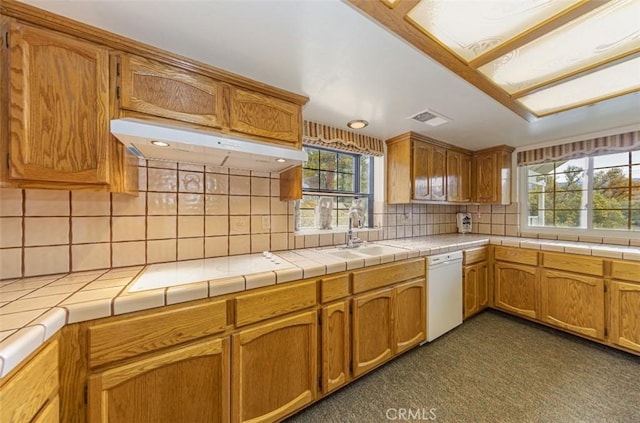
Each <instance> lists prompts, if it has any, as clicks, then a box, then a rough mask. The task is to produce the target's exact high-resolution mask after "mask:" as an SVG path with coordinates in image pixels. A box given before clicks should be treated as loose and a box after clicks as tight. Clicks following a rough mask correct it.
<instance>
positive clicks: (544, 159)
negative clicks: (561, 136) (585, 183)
mask: <svg viewBox="0 0 640 423" xmlns="http://www.w3.org/2000/svg"><path fill="white" fill-rule="evenodd" d="M638 149H640V131H632V132H626V133H624V134H617V135H610V136H607V137H599V138H592V139H588V140H583V141H576V142H571V143H567V144H560V145H554V146H550V147H542V148H535V149H532V150H526V151H519V152H518V166H528V165H532V164H539V163H549V162H554V161H559V160H570V159H578V158H580V157H587V156H599V155H603V154H612V153H623V152H625V151H632V150H638Z"/></svg>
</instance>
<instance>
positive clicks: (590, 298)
mask: <svg viewBox="0 0 640 423" xmlns="http://www.w3.org/2000/svg"><path fill="white" fill-rule="evenodd" d="M540 282H541V283H540V286H541V289H542V293H541V300H542V301H541V306H542V307H541V308H542V309H541V311H542V313H541V314H542V316H541V318H542V321H544V322H547V323H550V324H552V325H555V326H558V327H560V328H563V329H567V330H570V331H573V332H577V333H580V334H582V335H587V336H590V337H592V338H596V339H600V340H602V339H604V279H602V278H597V277H591V276H583V275H577V274H574V273H569V272H558V271H555V270H547V269H543V270H542V274H541V280H540Z"/></svg>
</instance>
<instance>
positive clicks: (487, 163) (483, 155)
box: [472, 146, 513, 204]
mask: <svg viewBox="0 0 640 423" xmlns="http://www.w3.org/2000/svg"><path fill="white" fill-rule="evenodd" d="M512 152H513V147H508V146H499V147H493V148H490V149H486V150H480V151H476V152H474V153H473V166H472V167H473V171H472V173H473V181H472V182H473V195H472V197H473V201H474V202H477V203H488V204H510V203H511V153H512Z"/></svg>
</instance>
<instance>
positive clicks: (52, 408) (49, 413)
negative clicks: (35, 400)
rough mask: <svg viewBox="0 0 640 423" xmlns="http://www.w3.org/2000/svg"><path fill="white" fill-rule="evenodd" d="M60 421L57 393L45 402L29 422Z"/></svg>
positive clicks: (51, 422)
mask: <svg viewBox="0 0 640 423" xmlns="http://www.w3.org/2000/svg"><path fill="white" fill-rule="evenodd" d="M59 422H60V399H59V397H58V395H56V396H55V397H53V399H51V401H49V402H48V403H47V405H45V406H44V407H42V410H40V412H39V413H38V415H37V416H36V417H35V418H34V419H33V420H32V421H31V423H59Z"/></svg>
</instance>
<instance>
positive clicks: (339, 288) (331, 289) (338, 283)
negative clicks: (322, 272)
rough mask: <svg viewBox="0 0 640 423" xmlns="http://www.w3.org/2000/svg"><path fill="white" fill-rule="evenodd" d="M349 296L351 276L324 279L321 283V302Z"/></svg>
mask: <svg viewBox="0 0 640 423" xmlns="http://www.w3.org/2000/svg"><path fill="white" fill-rule="evenodd" d="M348 295H349V274H343V275H339V276H333V277H330V278H322V281H320V301H322V302H323V303H327V302H329V301H333V300H337V299H340V298H344V297H346V296H348Z"/></svg>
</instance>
